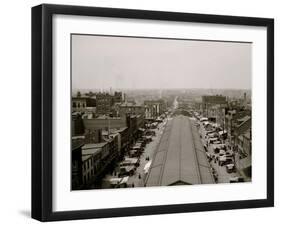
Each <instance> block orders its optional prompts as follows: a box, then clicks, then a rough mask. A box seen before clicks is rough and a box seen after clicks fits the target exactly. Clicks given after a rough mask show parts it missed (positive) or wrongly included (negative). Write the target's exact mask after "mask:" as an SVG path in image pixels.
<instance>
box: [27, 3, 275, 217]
mask: <svg viewBox="0 0 281 226" xmlns="http://www.w3.org/2000/svg"><path fill="white" fill-rule="evenodd" d="M273 156H274V20H273V19H269V18H252V17H238V16H222V15H205V14H190V13H178V12H161V11H145V10H133V9H117V8H116V9H114V8H97V7H82V6H65V5H46V4H43V5H39V6H35V7H33V8H32V217H33V218H35V219H38V220H40V221H55V220H71V219H85V218H102V217H121V216H134V215H148V214H167V213H179V212H192V211H210V210H227V209H241V208H257V207H271V206H273V205H274V159H273Z"/></svg>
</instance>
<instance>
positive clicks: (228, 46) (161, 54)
mask: <svg viewBox="0 0 281 226" xmlns="http://www.w3.org/2000/svg"><path fill="white" fill-rule="evenodd" d="M251 45H252V44H251V43H234V42H214V41H197V40H170V39H149V38H131V37H112V36H92V35H72V89H73V90H83V89H85V90H86V89H88V90H91V89H93V90H94V89H96V90H109V89H110V88H112V89H113V90H121V89H130V90H132V89H194V88H198V89H248V90H250V89H251V77H252V76H251V73H252V69H251V67H252V62H251V61H252V58H251V57H252V52H251V51H252V48H251Z"/></svg>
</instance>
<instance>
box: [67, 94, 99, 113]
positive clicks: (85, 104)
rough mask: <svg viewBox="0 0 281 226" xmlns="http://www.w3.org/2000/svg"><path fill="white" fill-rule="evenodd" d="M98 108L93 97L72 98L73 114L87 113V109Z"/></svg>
mask: <svg viewBox="0 0 281 226" xmlns="http://www.w3.org/2000/svg"><path fill="white" fill-rule="evenodd" d="M94 107H96V99H95V98H93V97H87V96H80V97H72V112H85V111H87V108H94Z"/></svg>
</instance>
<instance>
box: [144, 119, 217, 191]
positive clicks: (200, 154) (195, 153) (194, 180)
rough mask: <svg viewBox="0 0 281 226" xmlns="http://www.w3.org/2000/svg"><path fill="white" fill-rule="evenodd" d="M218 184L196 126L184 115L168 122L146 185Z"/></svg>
mask: <svg viewBox="0 0 281 226" xmlns="http://www.w3.org/2000/svg"><path fill="white" fill-rule="evenodd" d="M208 183H214V181H213V177H212V174H211V171H210V168H209V163H208V161H207V158H206V154H205V150H204V147H203V146H202V143H201V140H200V137H199V134H198V132H197V128H196V126H195V125H194V124H193V122H191V121H190V120H189V118H188V117H186V116H183V115H180V116H176V117H175V118H173V119H172V120H170V121H168V123H167V125H166V128H165V130H164V132H163V135H162V137H161V140H160V142H159V145H158V147H157V149H156V150H155V154H154V158H153V161H152V165H151V168H150V171H149V174H148V177H147V180H146V186H165V185H177V184H208Z"/></svg>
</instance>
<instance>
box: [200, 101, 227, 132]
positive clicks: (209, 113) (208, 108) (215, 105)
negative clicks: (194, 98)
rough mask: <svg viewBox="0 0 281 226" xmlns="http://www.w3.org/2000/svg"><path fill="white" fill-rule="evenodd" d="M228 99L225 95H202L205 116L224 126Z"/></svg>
mask: <svg viewBox="0 0 281 226" xmlns="http://www.w3.org/2000/svg"><path fill="white" fill-rule="evenodd" d="M226 106H227V100H226V97H225V96H221V95H215V96H202V112H203V116H205V117H207V118H209V120H211V121H214V122H216V123H217V124H218V125H220V126H222V127H224V118H225V108H226Z"/></svg>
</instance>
